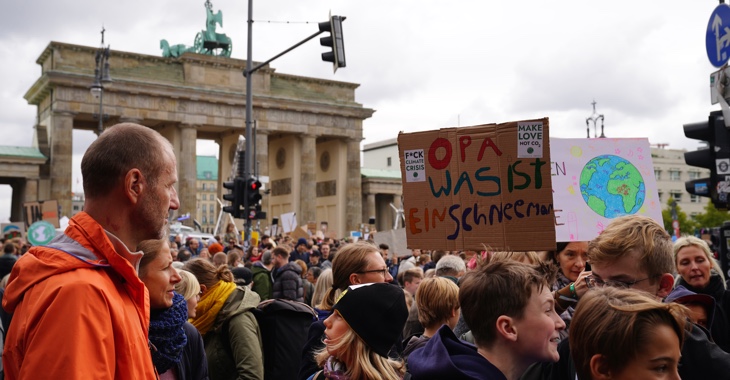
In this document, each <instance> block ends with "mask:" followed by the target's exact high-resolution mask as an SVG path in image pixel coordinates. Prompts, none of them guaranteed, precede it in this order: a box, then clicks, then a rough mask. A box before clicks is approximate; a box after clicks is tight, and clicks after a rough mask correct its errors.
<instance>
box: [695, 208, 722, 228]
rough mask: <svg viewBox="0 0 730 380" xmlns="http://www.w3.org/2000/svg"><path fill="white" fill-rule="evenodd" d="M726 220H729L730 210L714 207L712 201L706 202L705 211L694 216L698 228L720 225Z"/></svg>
mask: <svg viewBox="0 0 730 380" xmlns="http://www.w3.org/2000/svg"><path fill="white" fill-rule="evenodd" d="M726 220H730V212H727V211H721V210H718V209H716V208H715V205H713V204H712V202H707V204H706V205H705V212H703V213H702V214H699V215H697V216H696V217H695V221H697V226H698V227H699V228H712V227H720V226H722V223H723V222H724V221H726Z"/></svg>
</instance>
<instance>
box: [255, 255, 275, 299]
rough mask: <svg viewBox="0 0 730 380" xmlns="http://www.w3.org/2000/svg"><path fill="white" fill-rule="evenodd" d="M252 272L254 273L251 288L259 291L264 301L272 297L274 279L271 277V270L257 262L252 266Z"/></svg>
mask: <svg viewBox="0 0 730 380" xmlns="http://www.w3.org/2000/svg"><path fill="white" fill-rule="evenodd" d="M251 273H253V276H252V280H253V287H252V288H251V289H252V290H253V291H254V292H256V293H258V295H259V297H261V301H262V302H263V301H266V300H268V299H271V297H272V295H273V293H274V291H273V288H274V280H272V279H271V272H270V271H269V270H268V269H266V268H264V267H263V264H261V263H258V262H256V263H254V264H253V266H252V267H251Z"/></svg>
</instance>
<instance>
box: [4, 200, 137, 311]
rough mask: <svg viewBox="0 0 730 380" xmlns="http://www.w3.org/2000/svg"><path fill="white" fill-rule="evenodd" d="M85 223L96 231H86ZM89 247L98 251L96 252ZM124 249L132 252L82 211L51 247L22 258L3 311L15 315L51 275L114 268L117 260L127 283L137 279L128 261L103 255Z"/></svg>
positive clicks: (119, 269)
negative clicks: (30, 291) (32, 290)
mask: <svg viewBox="0 0 730 380" xmlns="http://www.w3.org/2000/svg"><path fill="white" fill-rule="evenodd" d="M82 224H84V225H86V226H90V225H91V226H95V228H93V229H88V228H84V227H83V226H82ZM87 247H90V248H92V249H94V252H92V251H91V250H90V249H89V248H87ZM122 250H124V251H125V252H128V251H127V249H126V247H123V244H122V243H121V242H120V241H118V239H116V238H114V239H110V236H108V235H107V232H106V231H104V229H103V228H101V226H99V225H98V224H97V223H96V222H93V219H92V218H91V216H89V215H88V214H86V213H84V212H80V213H78V214H77V215H75V216H74V217H73V218H72V219H71V220H70V221H69V226H68V227H67V228H66V231H64V233H63V234H61V235H58V236H56V237H55V238H54V239H53V240H51V242H50V243H48V245H45V246H36V247H32V248H31V249H30V250H29V251H28V252H27V253H26V254H24V255H23V256H22V257H20V259H18V261H17V263H16V264H15V265H14V266H13V270H12V272H11V273H10V278H9V279H8V284H7V286H6V288H5V295H4V297H3V308H5V310H6V311H7V312H9V313H12V312H14V311H15V308H16V306H17V305H18V303H19V302H20V301H21V300H22V299H23V295H24V294H25V292H26V291H27V290H28V289H30V288H32V287H33V286H35V285H36V284H38V283H40V282H42V281H44V280H46V279H47V278H49V277H51V276H55V275H58V274H61V273H66V272H70V271H74V270H77V269H82V268H85V269H104V268H108V267H110V266H112V265H111V264H110V262H109V260H112V261H114V263H113V265H114V266H115V267H116V268H117V270H118V271H119V274H120V275H121V276H122V277H124V278H126V279H127V280H129V279H131V278H132V276H133V277H135V278H136V277H137V272H136V270H135V268H134V267H133V266H132V264H130V262H129V261H127V259H125V258H123V257H122V256H120V255H116V254H111V255H109V256H108V257H105V256H104V255H103V254H102V253H101V252H117V251H119V252H121V251H122ZM95 252H96V253H95ZM139 257H141V255H136V259H137V260H136V262H138V260H139ZM137 281H139V280H137ZM142 296H144V294H143V295H142Z"/></svg>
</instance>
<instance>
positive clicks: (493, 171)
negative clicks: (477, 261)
mask: <svg viewBox="0 0 730 380" xmlns="http://www.w3.org/2000/svg"><path fill="white" fill-rule="evenodd" d="M512 124H513V127H514V128H512V129H511V130H507V131H505V130H500V129H495V127H494V126H492V127H491V128H490V129H489V131H491V133H485V132H488V131H485V130H483V128H484V127H482V128H481V129H480V127H471V128H473V129H474V131H473V132H474V133H468V132H469V131H468V129H469V128H459V129H458V133H453V134H450V135H448V134H447V136H444V133H443V131H444V130H441V131H442V132H441V133H439V131H434V133H435V135H433V136H432V137H433V138H428V139H423V137H424V136H423V134H421V135H418V134H416V135H415V136H414V139H415V140H416V141H414V142H415V143H416V144H418V143H426V142H427V144H428V145H427V146H426V147H425V149H424V151H425V162H424V163H423V164H424V167H423V169H424V170H425V177H424V178H425V182H426V183H424V184H414V183H410V184H409V182H412V181H411V180H410V178H411V176H409V175H408V166H409V163H405V164H404V169H405V170H404V171H405V173H406V175H405V176H404V195H405V197H404V198H405V211H406V218H407V221H406V229H407V231H406V232H407V234H408V237H409V247H411V246H412V245H411V242H410V240H414V239H415V240H418V237H420V236H428V237H429V238H430V237H431V236H433V234H434V232H441V233H444V236H441V239H442V240H443V239H444V238H445V239H446V240H449V241H453V242H459V241H463V239H465V238H475V239H480V238H479V237H477V235H479V236H482V238H481V239H483V241H482V243H485V244H489V245H490V246H495V243H494V242H491V241H487V240H488V239H489V237H490V236H489V234H487V235H484V234H481V233H480V231H484V229H487V230H491V231H492V233H493V234H499V235H500V239H503V237H502V236H501V235H503V234H504V228H505V227H506V225H507V224H510V223H513V222H516V221H519V220H523V219H524V220H527V219H531V218H535V217H541V216H544V217H545V219H546V220H549V222H550V224H552V223H553V220H552V215H553V205H552V197H551V196H550V192H551V189H550V168H549V159H548V158H547V157H542V154H543V149H542V141H540V143H541V145H540V152H539V157H534V158H519V157H516V156H517V154H516V153H517V152H518V150H519V146H520V145H519V142H518V135H517V124H516V123H512ZM531 124H532V125H537V124H538V123H535V122H532V123H531ZM539 127H540V128H539V132H529V133H539V134H540V140H542V133H543V131H542V123H539ZM503 128H507V127H503ZM454 131H456V130H454ZM536 131H537V130H536ZM526 133H528V132H526ZM404 137H405V136H403V135H401V137H400V138H399V145H400V146H401V147H402V148H401V149H403V152H404V153H405V154H408V153H409V152H413V150H412V149H406V147H404V144H406V141H407V140H406V139H405V138H404ZM401 140H402V141H401ZM411 143H413V142H411ZM423 145H426V144H423ZM408 148H410V146H408ZM533 153H535V154H536V155H537V152H535V151H534V150H533ZM406 157H407V156H404V157H402V160H404V161H405V160H407V158H406ZM411 157H412V156H411ZM546 194H547V196H545V195H546ZM468 235H472V236H471V237H469V236H468ZM413 247H416V246H415V245H413ZM416 248H418V247H416Z"/></svg>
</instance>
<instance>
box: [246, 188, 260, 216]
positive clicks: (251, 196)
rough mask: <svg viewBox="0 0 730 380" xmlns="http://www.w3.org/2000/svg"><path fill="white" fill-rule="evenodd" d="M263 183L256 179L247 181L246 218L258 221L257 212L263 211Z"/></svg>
mask: <svg viewBox="0 0 730 380" xmlns="http://www.w3.org/2000/svg"><path fill="white" fill-rule="evenodd" d="M260 190H261V182H259V180H258V179H256V178H249V179H248V180H247V181H246V217H247V218H248V219H257V218H256V213H257V210H261V206H260V205H259V202H261V192H260Z"/></svg>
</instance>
